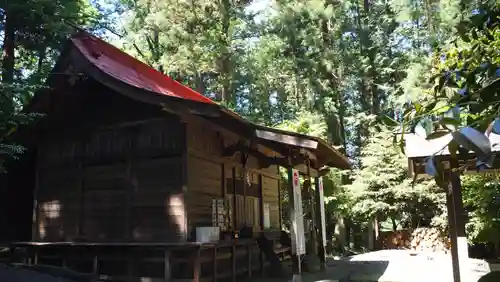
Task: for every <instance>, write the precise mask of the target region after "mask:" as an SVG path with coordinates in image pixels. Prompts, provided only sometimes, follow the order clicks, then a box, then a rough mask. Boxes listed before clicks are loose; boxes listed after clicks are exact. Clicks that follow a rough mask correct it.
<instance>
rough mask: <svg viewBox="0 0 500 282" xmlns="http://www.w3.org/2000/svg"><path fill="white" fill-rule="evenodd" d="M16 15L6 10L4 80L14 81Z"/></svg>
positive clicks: (3, 60) (3, 58)
mask: <svg viewBox="0 0 500 282" xmlns="http://www.w3.org/2000/svg"><path fill="white" fill-rule="evenodd" d="M13 21H14V17H13V16H12V12H10V10H7V11H6V12H5V26H4V40H3V57H2V82H3V83H12V82H14V64H15V58H14V49H15V46H14V37H15V28H14V23H13Z"/></svg>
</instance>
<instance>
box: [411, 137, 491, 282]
mask: <svg viewBox="0 0 500 282" xmlns="http://www.w3.org/2000/svg"><path fill="white" fill-rule="evenodd" d="M489 139H490V143H491V145H492V148H491V149H492V152H493V153H496V152H499V151H500V135H497V134H494V133H491V134H490V135H489ZM451 140H452V136H451V134H449V135H445V136H442V137H439V138H436V139H432V140H426V139H425V138H422V137H420V136H418V135H416V134H406V135H405V142H406V144H405V150H406V155H407V157H408V167H409V172H410V174H411V176H415V177H418V176H419V175H424V174H426V172H425V164H426V161H427V159H428V158H429V157H431V156H434V159H435V161H436V162H439V163H441V165H442V167H443V168H444V171H443V174H444V175H443V176H442V178H443V180H444V181H445V182H447V183H448V190H447V191H446V206H447V211H448V229H449V234H450V242H451V255H452V263H453V279H454V282H460V281H461V279H462V278H463V277H465V276H464V274H463V271H465V270H464V266H463V265H462V267H461V266H460V265H461V263H462V262H465V261H466V260H467V259H468V258H469V253H468V245H467V238H466V233H465V211H464V207H463V201H462V191H461V182H460V172H459V170H460V169H462V170H463V171H465V172H466V173H478V172H479V171H478V169H477V167H476V161H477V156H476V155H475V154H474V153H473V152H467V151H466V150H462V151H461V152H460V153H459V154H457V158H450V152H449V151H448V148H447V144H448V143H449V142H450V141H451ZM499 168H500V158H498V156H495V158H494V161H493V166H492V168H491V169H486V170H482V171H480V172H481V173H483V172H487V171H488V170H492V171H494V170H498V169H499ZM461 271H462V272H461Z"/></svg>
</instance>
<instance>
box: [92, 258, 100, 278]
mask: <svg viewBox="0 0 500 282" xmlns="http://www.w3.org/2000/svg"><path fill="white" fill-rule="evenodd" d="M98 273H99V257H98V256H97V254H94V257H93V259H92V274H94V275H97V274H98Z"/></svg>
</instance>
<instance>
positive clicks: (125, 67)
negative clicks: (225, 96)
mask: <svg viewBox="0 0 500 282" xmlns="http://www.w3.org/2000/svg"><path fill="white" fill-rule="evenodd" d="M71 40H72V42H73V44H74V45H75V46H76V47H77V48H78V49H79V50H80V52H82V54H83V55H84V56H85V57H86V58H87V59H88V60H89V61H90V62H91V63H93V64H94V65H95V66H96V67H98V68H99V69H100V70H101V71H103V72H105V73H106V74H108V75H110V76H113V77H115V78H117V79H119V80H121V81H124V82H126V83H128V84H130V85H132V86H135V87H138V88H142V89H146V90H149V91H154V92H156V93H158V94H163V95H167V96H171V97H177V98H183V99H187V100H191V101H196V102H202V103H208V104H215V102H214V101H212V100H211V99H210V98H207V97H205V96H203V95H202V94H200V93H198V92H196V91H194V90H193V89H191V88H189V87H187V86H184V85H182V84H181V83H179V82H177V81H175V80H173V79H172V78H170V77H168V76H166V75H164V74H162V73H161V72H159V71H157V70H155V69H154V68H152V67H150V66H148V65H147V64H145V63H143V62H141V61H139V60H137V59H135V58H134V57H132V56H130V55H129V54H127V53H125V52H123V51H122V50H120V49H118V48H116V47H114V46H113V45H111V44H109V43H107V42H105V41H103V40H101V39H99V38H97V37H95V36H93V35H91V34H88V33H80V34H77V35H75V36H73V37H72V38H71Z"/></svg>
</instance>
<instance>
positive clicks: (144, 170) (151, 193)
mask: <svg viewBox="0 0 500 282" xmlns="http://www.w3.org/2000/svg"><path fill="white" fill-rule="evenodd" d="M182 163H183V159H182V157H171V158H160V159H150V160H147V159H144V160H140V161H138V162H137V163H136V167H135V180H136V182H137V183H136V184H135V185H136V187H135V189H134V190H133V192H132V195H131V211H130V214H131V218H130V221H131V222H130V226H131V229H132V230H131V232H132V236H131V237H132V238H133V239H134V240H137V241H163V242H166V241H179V240H181V241H182V240H185V239H186V226H185V219H186V214H185V209H186V207H185V203H184V196H183V195H182V193H183V192H182V181H183V178H182V175H183V171H182V167H183V166H182Z"/></svg>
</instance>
